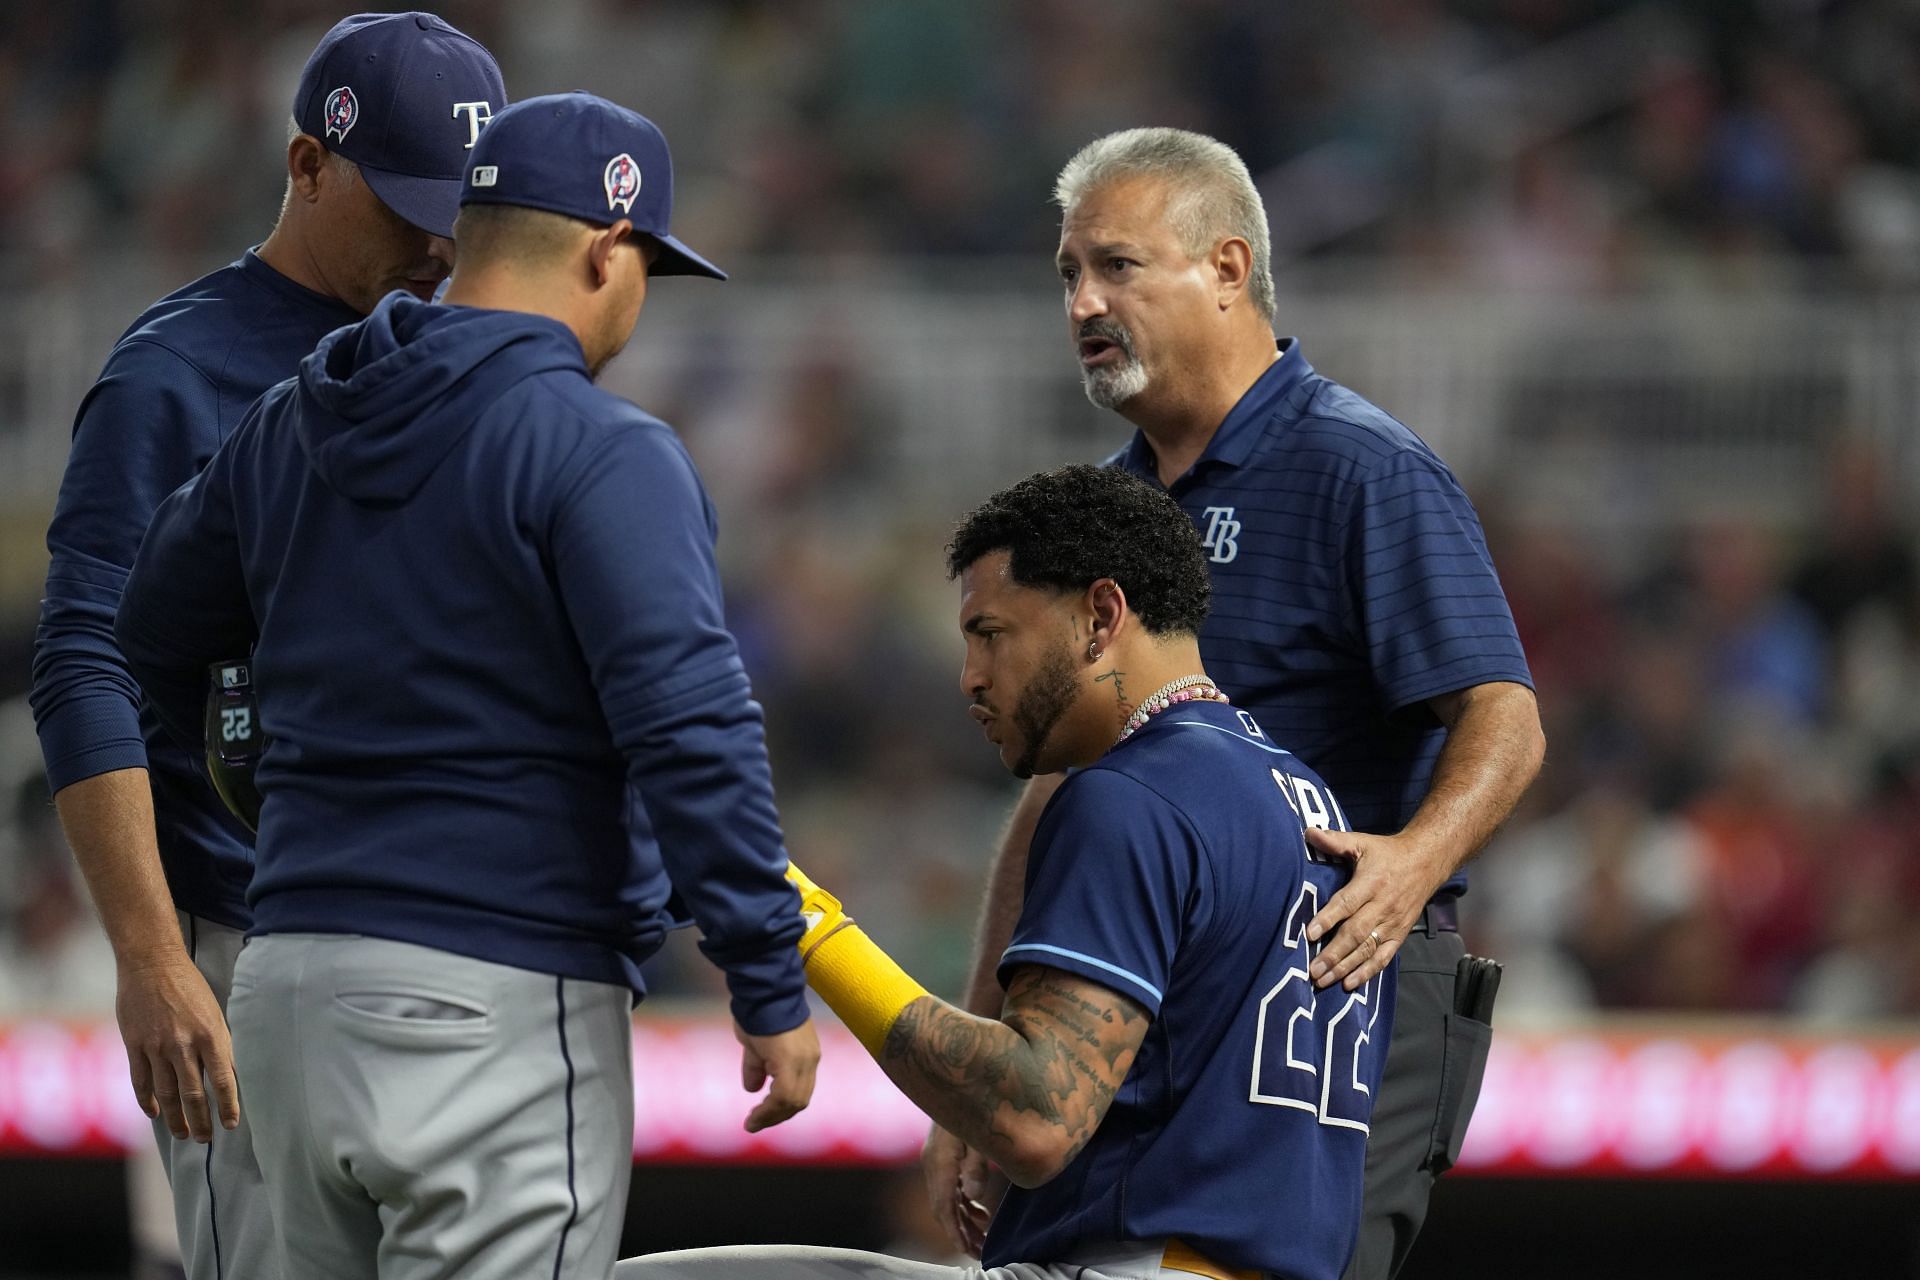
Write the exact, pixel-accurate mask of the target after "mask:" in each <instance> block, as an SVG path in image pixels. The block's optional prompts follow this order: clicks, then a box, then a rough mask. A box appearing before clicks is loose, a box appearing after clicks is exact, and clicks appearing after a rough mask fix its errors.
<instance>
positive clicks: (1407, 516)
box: [1342, 449, 1533, 711]
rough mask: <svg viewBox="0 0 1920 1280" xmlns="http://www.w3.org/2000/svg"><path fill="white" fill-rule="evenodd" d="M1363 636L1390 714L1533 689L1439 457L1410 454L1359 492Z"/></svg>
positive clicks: (1466, 507)
mask: <svg viewBox="0 0 1920 1280" xmlns="http://www.w3.org/2000/svg"><path fill="white" fill-rule="evenodd" d="M1342 554H1343V558H1344V570H1345V577H1346V590H1347V595H1348V600H1349V602H1350V607H1351V611H1352V616H1353V620H1354V628H1355V631H1356V632H1357V634H1358V636H1359V639H1360V641H1361V643H1362V644H1363V645H1364V647H1365V649H1366V651H1367V654H1368V657H1369V659H1370V661H1371V664H1372V668H1373V680H1374V685H1375V687H1376V688H1378V689H1379V691H1380V696H1381V699H1382V701H1383V702H1384V703H1385V705H1386V706H1387V708H1388V709H1389V710H1393V711H1398V710H1400V709H1402V708H1404V707H1408V706H1411V705H1413V704H1414V703H1417V702H1423V701H1425V700H1426V699H1428V698H1433V697H1437V696H1439V695H1440V694H1443V693H1452V692H1453V691H1454V690H1456V689H1465V688H1469V687H1471V686H1473V685H1476V684H1485V683H1487V682H1489V681H1494V680H1511V681H1515V682H1517V683H1520V684H1524V685H1527V686H1528V687H1529V688H1531V687H1532V685H1533V676H1532V674H1531V673H1530V672H1529V671H1528V670H1527V659H1526V655H1525V654H1524V653H1523V652H1522V651H1521V648H1520V636H1519V633H1518V632H1517V631H1516V630H1515V629H1514V625H1513V613H1512V611H1511V610H1509V609H1508V607H1507V597H1506V593H1505V592H1503V591H1502V590H1501V589H1500V579H1499V577H1498V576H1497V575H1496V574H1495V573H1494V570H1493V558H1492V557H1491V556H1490V555H1488V554H1487V543H1486V536H1485V535H1484V534H1483V533H1482V532H1481V529H1480V518H1479V516H1478V515H1476V514H1475V512H1474V509H1473V504H1472V503H1471V502H1469V501H1468V500H1467V495H1466V493H1465V491H1463V490H1462V489H1461V488H1460V482H1459V481H1457V480H1455V479H1454V477H1453V473H1452V472H1450V471H1448V470H1447V468H1446V465H1445V464H1444V463H1442V462H1440V460H1439V459H1437V458H1435V457H1433V456H1432V455H1430V454H1426V453H1423V452H1420V451H1419V450H1415V449H1401V450H1397V451H1396V452H1394V453H1393V454H1391V455H1389V456H1388V457H1387V458H1386V459H1385V460H1383V461H1382V462H1380V463H1378V464H1376V465H1375V467H1374V468H1373V469H1372V470H1371V471H1370V472H1368V473H1367V475H1366V476H1365V477H1364V478H1363V479H1362V480H1361V482H1360V483H1359V485H1358V486H1357V488H1356V492H1355V494H1354V497H1353V505H1352V507H1351V508H1350V509H1349V512H1348V519H1347V536H1346V542H1345V546H1344V548H1343V552H1342Z"/></svg>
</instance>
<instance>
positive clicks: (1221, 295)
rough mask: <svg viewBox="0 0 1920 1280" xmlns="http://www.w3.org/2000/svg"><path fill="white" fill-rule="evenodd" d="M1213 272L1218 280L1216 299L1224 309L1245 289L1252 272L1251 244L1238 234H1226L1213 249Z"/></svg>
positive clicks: (1235, 300)
mask: <svg viewBox="0 0 1920 1280" xmlns="http://www.w3.org/2000/svg"><path fill="white" fill-rule="evenodd" d="M1213 274H1214V276H1215V278H1216V279H1217V280H1218V281H1219V291H1218V295H1217V296H1218V300H1219V303H1220V309H1221V310H1222V311H1225V310H1226V309H1227V308H1228V307H1231V306H1232V305H1233V304H1234V303H1235V302H1237V301H1239V300H1240V296H1241V295H1242V294H1244V293H1246V291H1247V280H1248V279H1249V277H1251V276H1252V274H1253V246H1252V245H1250V244H1248V243H1247V242H1246V241H1245V240H1242V239H1241V238H1240V237H1239V236H1228V237H1227V238H1226V239H1225V240H1222V241H1221V242H1220V244H1219V245H1218V247H1216V248H1215V249H1214V251H1213Z"/></svg>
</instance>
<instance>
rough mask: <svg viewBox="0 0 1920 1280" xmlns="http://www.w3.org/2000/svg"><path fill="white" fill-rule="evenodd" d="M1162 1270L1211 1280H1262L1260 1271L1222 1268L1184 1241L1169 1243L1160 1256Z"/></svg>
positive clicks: (1170, 1241)
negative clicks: (1205, 1277) (1206, 1277)
mask: <svg viewBox="0 0 1920 1280" xmlns="http://www.w3.org/2000/svg"><path fill="white" fill-rule="evenodd" d="M1160 1269H1161V1270H1162V1271H1179V1272H1182V1273H1184V1274H1186V1275H1191V1276H1208V1277H1211V1280H1262V1274H1261V1273H1260V1272H1258V1271H1240V1270H1236V1269H1235V1268H1233V1267H1223V1266H1221V1265H1220V1264H1219V1263H1217V1262H1215V1261H1213V1260H1212V1259H1211V1258H1208V1257H1207V1256H1205V1255H1204V1254H1202V1253H1201V1252H1200V1251H1199V1250H1198V1249H1195V1248H1194V1247H1193V1246H1192V1245H1190V1244H1188V1243H1187V1242H1186V1241H1184V1240H1169V1241H1167V1251H1166V1252H1165V1253H1163V1254H1161V1255H1160Z"/></svg>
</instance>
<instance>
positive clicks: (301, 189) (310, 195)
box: [287, 133, 327, 204]
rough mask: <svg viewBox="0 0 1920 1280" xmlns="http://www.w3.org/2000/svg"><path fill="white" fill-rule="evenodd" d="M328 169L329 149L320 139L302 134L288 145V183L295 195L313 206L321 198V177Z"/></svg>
mask: <svg viewBox="0 0 1920 1280" xmlns="http://www.w3.org/2000/svg"><path fill="white" fill-rule="evenodd" d="M326 169H327V149H326V147H324V146H323V145H321V142H320V139H318V138H316V137H314V136H313V135H312V134H308V133H302V134H298V135H296V136H295V137H294V139H293V141H291V142H289V143H287V181H288V183H290V184H291V185H292V187H293V194H294V195H295V196H296V197H298V198H299V199H301V200H304V201H306V202H307V203H308V204H312V203H313V202H314V201H315V200H317V199H319V198H320V175H321V174H322V173H324V172H325V171H326Z"/></svg>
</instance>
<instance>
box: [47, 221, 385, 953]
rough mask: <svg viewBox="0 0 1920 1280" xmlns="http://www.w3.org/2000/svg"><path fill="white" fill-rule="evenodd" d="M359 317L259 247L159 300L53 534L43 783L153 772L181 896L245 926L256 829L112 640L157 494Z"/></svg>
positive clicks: (82, 445) (93, 429)
mask: <svg viewBox="0 0 1920 1280" xmlns="http://www.w3.org/2000/svg"><path fill="white" fill-rule="evenodd" d="M358 318H359V317H358V316H356V315H355V314H354V312H353V310H352V309H351V308H350V307H348V306H346V304H344V303H342V302H339V301H336V300H335V299H332V298H329V297H326V296H324V295H322V294H318V293H315V292H313V291H312V290H309V289H306V288H303V287H301V286H300V285H297V284H295V283H294V282H293V281H291V280H289V279H287V278H286V277H285V276H283V275H281V274H280V273H279V272H277V271H275V270H274V269H273V268H272V267H269V266H268V265H267V264H266V263H264V262H262V261H261V260H260V259H259V258H258V257H256V256H255V255H254V254H253V253H251V252H249V253H247V254H246V256H245V257H243V258H241V259H240V261H238V262H235V263H233V264H232V265H230V266H226V267H223V268H221V269H220V270H218V271H215V272H214V273H212V274H211V275H208V276H204V277H202V278H201V279H199V280H196V281H194V282H193V283H192V284H190V285H187V286H186V287H185V288H182V289H180V290H178V291H176V292H174V293H171V294H168V295H167V296H166V297H164V298H162V299H161V300H160V301H158V302H156V303H154V304H153V305H152V306H151V307H149V308H147V310H146V311H145V312H144V313H143V314H142V315H141V316H140V318H139V319H138V320H136V321H134V322H133V325H132V327H131V328H129V329H128V330H127V331H126V333H125V334H124V335H122V337H121V338H120V341H119V343H118V344H117V345H116V346H115V347H114V349H113V353H112V354H111V355H110V356H108V357H107V363H106V367H105V368H104V369H103V370H101V373H100V377H99V380H98V381H96V382H95V383H94V384H93V388H92V389H91V390H90V391H88V392H87V396H86V399H85V400H83V401H81V404H80V413H79V417H78V418H77V420H76V421H75V423H74V433H73V450H72V453H71V454H70V456H69V457H68V460H67V471H66V476H65V478H64V479H63V480H62V481H61V484H60V498H59V502H58V504H57V505H56V506H55V507H54V514H53V523H52V525H51V527H50V528H49V529H48V530H47V550H48V552H49V553H50V555H51V563H50V564H49V567H48V569H47V590H46V596H45V598H44V599H43V600H42V602H41V606H40V628H39V632H38V634H37V636H36V639H35V644H34V656H33V693H32V705H33V714H34V720H35V722H36V724H37V725H38V728H39V733H40V750H41V754H42V756H43V757H44V758H45V762H46V768H47V784H48V786H49V787H51V788H52V789H53V790H54V791H59V790H60V789H61V788H63V787H66V786H69V785H71V784H73V783H76V782H82V781H85V780H86V779H88V778H91V777H94V776H96V775H98V774H102V773H110V772H112V771H113V770H116V769H139V768H144V769H147V770H148V771H149V775H150V777H151V779H152V783H153V807H154V817H155V819H156V822H157V825H158V831H159V838H160V862H161V865H162V866H163V867H164V868H165V870H166V874H167V884H168V886H169V888H170V889H171V890H172V892H173V900H174V903H175V904H176V905H177V906H179V907H180V908H181V909H183V910H186V911H190V912H192V913H193V914H194V915H197V916H203V917H205V918H207V919H209V920H216V921H218V922H219V923H221V924H224V925H228V926H230V927H232V928H236V929H244V928H246V926H247V920H248V915H247V903H246V890H247V880H248V878H249V877H250V876H251V875H252V872H253V840H252V837H251V836H250V835H249V834H248V833H247V829H246V828H245V827H243V826H241V825H240V824H239V823H238V822H236V821H235V820H234V819H233V817H232V816H231V815H230V814H228V812H227V809H226V806H225V805H223V804H221V803H220V797H219V796H217V795H215V794H214V791H213V788H212V787H211V786H210V785H209V784H208V783H207V781H206V777H205V775H204V770H203V769H202V768H200V767H198V766H197V762H196V759H195V753H194V752H193V751H191V750H189V749H188V748H187V747H185V746H183V745H181V744H180V743H177V742H175V741H173V740H172V739H171V738H169V737H168V736H166V735H165V734H164V733H163V732H162V731H161V727H160V721H159V719H158V717H157V716H156V715H155V714H154V711H153V708H152V707H151V705H149V704H148V703H147V702H146V701H145V700H143V698H142V697H141V693H140V689H139V687H138V686H137V685H136V684H135V682H134V679H133V676H132V674H131V673H130V672H129V671H128V668H127V663H126V660H125V658H124V657H123V656H122V655H121V652H120V648H119V646H118V645H117V644H116V643H115V642H114V638H113V618H114V613H115V611H116V610H118V608H119V607H120V592H121V588H122V587H123V586H124V585H125V583H126V578H127V572H128V570H130V569H131V568H132V567H133V557H134V553H135V552H136V551H137V550H139V547H140V538H141V535H142V534H144V533H145V532H146V530H147V522H148V521H149V520H150V519H152V517H153V513H154V509H155V508H157V507H158V506H159V505H160V502H161V500H162V499H164V498H165V497H166V496H167V495H168V494H170V493H172V492H173V491H174V490H175V489H177V488H179V487H180V485H182V484H184V483H185V482H186V481H188V480H190V479H191V478H192V477H193V476H194V475H195V474H196V473H197V472H199V470H200V469H201V467H203V466H205V465H206V462H207V459H208V458H210V457H212V456H213V451H214V450H215V449H216V448H217V447H218V446H219V444H220V442H221V441H222V440H223V439H225V438H226V436H227V434H228V433H229V432H230V431H232V430H233V428H234V427H235V425H237V424H238V423H239V421H240V419H241V417H242V415H244V414H245V413H246V411H247V407H248V406H249V405H251V404H252V403H253V402H254V401H255V400H256V399H258V398H259V396H260V393H261V392H263V391H265V390H266V389H267V388H268V387H270V386H272V385H273V384H274V383H276V382H279V381H280V380H281V379H283V378H287V377H291V376H292V374H293V372H294V370H295V369H296V368H297V367H298V366H299V364H300V360H301V358H302V357H303V356H305V355H306V354H307V353H308V352H310V351H312V350H313V348H314V345H315V344H316V343H318V342H319V341H320V339H321V338H322V337H324V336H325V335H326V334H327V333H328V332H330V331H331V330H334V329H337V328H339V327H340V326H341V325H344V324H351V323H353V321H355V320H356V319H358ZM226 656H228V657H234V656H244V654H241V655H234V654H228V655H226Z"/></svg>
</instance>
